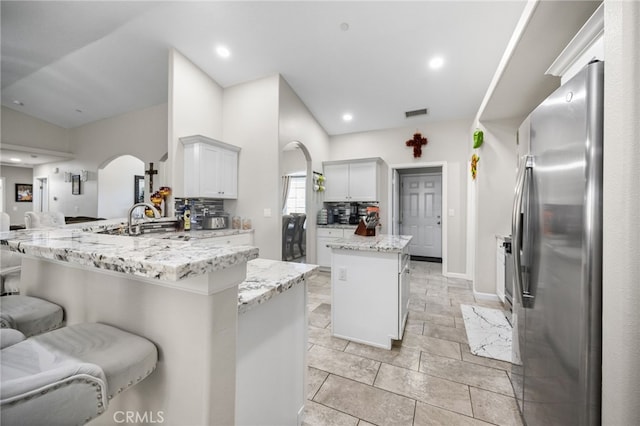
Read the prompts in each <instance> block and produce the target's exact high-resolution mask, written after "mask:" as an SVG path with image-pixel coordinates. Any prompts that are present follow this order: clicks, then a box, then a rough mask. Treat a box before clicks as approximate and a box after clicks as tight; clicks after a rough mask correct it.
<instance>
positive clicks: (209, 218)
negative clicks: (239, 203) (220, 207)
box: [200, 212, 229, 229]
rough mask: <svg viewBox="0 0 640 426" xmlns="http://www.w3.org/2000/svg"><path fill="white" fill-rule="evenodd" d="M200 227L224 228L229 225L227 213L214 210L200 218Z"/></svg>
mask: <svg viewBox="0 0 640 426" xmlns="http://www.w3.org/2000/svg"><path fill="white" fill-rule="evenodd" d="M200 222H201V227H202V229H226V228H228V227H229V213H222V212H214V213H209V214H207V215H205V216H202V217H201V218H200Z"/></svg>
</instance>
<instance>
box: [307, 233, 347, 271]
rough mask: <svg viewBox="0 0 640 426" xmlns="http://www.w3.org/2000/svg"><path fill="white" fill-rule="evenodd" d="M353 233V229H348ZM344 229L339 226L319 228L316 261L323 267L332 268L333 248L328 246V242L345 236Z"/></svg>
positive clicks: (325, 268)
mask: <svg viewBox="0 0 640 426" xmlns="http://www.w3.org/2000/svg"><path fill="white" fill-rule="evenodd" d="M347 232H349V233H351V232H352V231H349V230H348V231H347ZM344 235H345V230H344V229H339V228H318V229H317V231H316V241H317V244H316V263H317V264H318V265H319V266H320V268H321V269H324V270H328V269H331V249H330V248H329V247H327V243H328V242H331V241H334V240H337V239H338V238H343V237H344Z"/></svg>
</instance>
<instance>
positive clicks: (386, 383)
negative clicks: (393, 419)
mask: <svg viewBox="0 0 640 426" xmlns="http://www.w3.org/2000/svg"><path fill="white" fill-rule="evenodd" d="M374 385H375V386H376V387H378V388H381V389H385V390H388V391H390V392H395V393H398V394H400V395H404V396H407V397H409V398H414V399H417V400H418V401H422V402H425V403H427V404H432V405H435V406H437V407H441V408H446V409H449V410H452V411H455V412H457V413H461V414H465V415H468V416H470V415H471V414H472V411H471V400H470V399H469V387H468V386H466V385H462V384H460V383H454V382H451V381H449V380H444V379H441V378H439V377H435V376H430V375H428V374H424V373H420V372H417V371H410V370H407V369H405V368H400V367H395V366H393V365H389V364H382V365H381V366H380V372H379V373H378V377H376V381H375V383H374ZM320 391H322V388H321V389H320Z"/></svg>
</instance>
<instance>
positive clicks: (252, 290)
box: [238, 259, 318, 314]
mask: <svg viewBox="0 0 640 426" xmlns="http://www.w3.org/2000/svg"><path fill="white" fill-rule="evenodd" d="M317 270H318V265H310V264H306V263H294V262H282V261H278V260H269V259H254V260H251V261H249V262H247V278H246V279H245V280H244V282H242V283H241V284H240V285H239V286H238V314H242V313H244V312H247V311H249V310H251V309H253V308H255V307H256V306H258V305H260V304H262V303H265V302H266V301H268V300H270V299H271V298H273V297H274V296H277V295H278V294H280V293H283V292H284V291H287V290H288V289H290V288H291V287H293V286H295V285H298V284H300V283H301V282H303V281H304V280H306V279H307V278H308V277H309V276H311V275H313V274H314V273H315V272H316V271H317Z"/></svg>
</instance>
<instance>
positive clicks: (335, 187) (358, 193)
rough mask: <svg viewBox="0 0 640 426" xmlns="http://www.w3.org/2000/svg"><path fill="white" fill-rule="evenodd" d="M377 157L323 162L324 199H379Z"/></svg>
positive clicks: (378, 162)
mask: <svg viewBox="0 0 640 426" xmlns="http://www.w3.org/2000/svg"><path fill="white" fill-rule="evenodd" d="M380 162H381V160H380V159H379V158H367V159H362V160H350V161H328V162H325V163H323V167H324V176H325V179H326V180H325V195H324V200H325V201H349V202H351V201H379V200H380V197H379V179H380V172H379V164H380Z"/></svg>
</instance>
